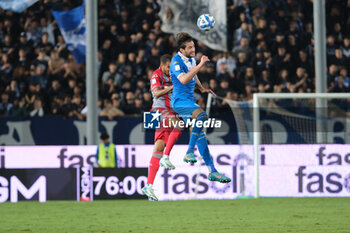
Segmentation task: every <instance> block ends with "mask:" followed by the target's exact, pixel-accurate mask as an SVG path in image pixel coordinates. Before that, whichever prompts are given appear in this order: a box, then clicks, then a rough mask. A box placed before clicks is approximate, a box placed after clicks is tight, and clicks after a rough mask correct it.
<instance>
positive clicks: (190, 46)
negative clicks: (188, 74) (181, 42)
mask: <svg viewBox="0 0 350 233" xmlns="http://www.w3.org/2000/svg"><path fill="white" fill-rule="evenodd" d="M182 53H183V55H185V56H186V57H194V56H196V47H195V46H194V42H193V41H191V42H187V43H186V47H185V49H183V52H182Z"/></svg>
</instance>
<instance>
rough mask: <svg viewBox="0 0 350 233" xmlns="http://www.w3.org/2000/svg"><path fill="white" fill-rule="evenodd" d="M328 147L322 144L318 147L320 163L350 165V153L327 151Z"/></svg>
mask: <svg viewBox="0 0 350 233" xmlns="http://www.w3.org/2000/svg"><path fill="white" fill-rule="evenodd" d="M325 150H326V147H324V146H322V147H320V148H319V149H318V153H317V154H316V157H318V164H319V165H347V164H348V165H350V153H346V154H345V155H341V154H340V153H336V152H331V153H325Z"/></svg>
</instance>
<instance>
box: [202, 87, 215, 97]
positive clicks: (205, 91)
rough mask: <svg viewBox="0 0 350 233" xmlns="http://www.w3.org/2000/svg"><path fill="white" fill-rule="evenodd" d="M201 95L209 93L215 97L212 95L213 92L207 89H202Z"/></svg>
mask: <svg viewBox="0 0 350 233" xmlns="http://www.w3.org/2000/svg"><path fill="white" fill-rule="evenodd" d="M201 92H202V93H210V94H212V95H213V96H216V94H215V93H214V91H213V90H212V89H207V88H203V89H202V90H201Z"/></svg>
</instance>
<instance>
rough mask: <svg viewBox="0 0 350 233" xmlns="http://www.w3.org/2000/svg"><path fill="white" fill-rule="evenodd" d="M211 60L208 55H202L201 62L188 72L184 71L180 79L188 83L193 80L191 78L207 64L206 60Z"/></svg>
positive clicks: (183, 82)
mask: <svg viewBox="0 0 350 233" xmlns="http://www.w3.org/2000/svg"><path fill="white" fill-rule="evenodd" d="M208 61H209V58H208V57H207V56H204V55H203V56H202V58H201V62H200V63H199V64H198V65H197V66H196V67H194V68H193V69H192V70H191V71H190V72H188V73H182V74H181V75H180V76H179V77H178V79H179V81H180V82H181V83H182V84H184V85H186V84H187V83H188V82H189V81H191V79H192V78H193V77H194V76H195V75H197V73H198V72H199V70H200V69H201V68H202V67H203V66H204V65H205V63H206V62H208Z"/></svg>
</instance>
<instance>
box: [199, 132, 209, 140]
mask: <svg viewBox="0 0 350 233" xmlns="http://www.w3.org/2000/svg"><path fill="white" fill-rule="evenodd" d="M200 140H207V137H206V135H205V133H204V132H203V131H202V132H201V133H200V134H199V135H198V141H200Z"/></svg>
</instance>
